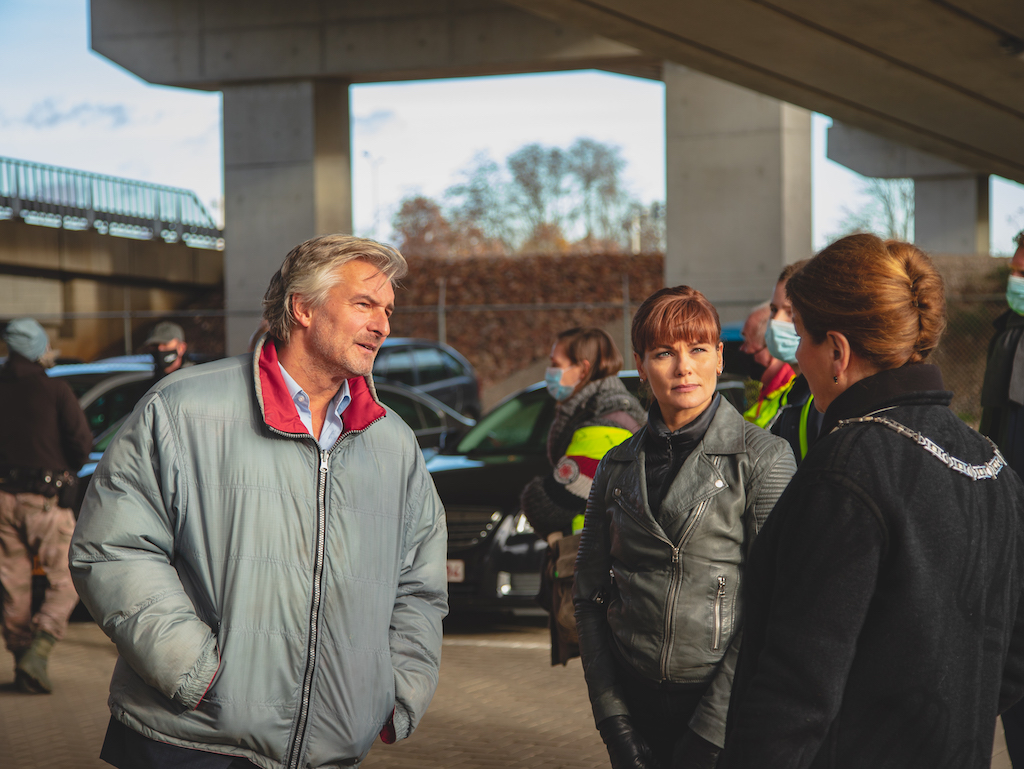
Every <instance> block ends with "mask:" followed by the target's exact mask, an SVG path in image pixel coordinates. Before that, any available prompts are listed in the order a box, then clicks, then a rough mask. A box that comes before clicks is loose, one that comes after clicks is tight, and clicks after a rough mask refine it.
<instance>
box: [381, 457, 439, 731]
mask: <svg viewBox="0 0 1024 769" xmlns="http://www.w3.org/2000/svg"><path fill="white" fill-rule="evenodd" d="M414 450H415V452H416V460H415V466H414V470H413V474H412V477H411V478H410V479H409V495H408V499H409V508H408V520H409V525H408V529H407V531H408V534H407V538H406V551H405V558H404V560H403V564H402V571H401V574H400V575H399V581H398V592H397V595H396V597H395V608H394V610H393V612H392V614H391V633H390V641H391V664H392V666H393V667H394V670H395V712H394V715H393V716H392V720H393V726H394V732H395V733H394V736H395V738H396V739H399V740H400V739H404V738H406V737H408V736H409V735H410V734H412V731H413V729H415V728H416V725H417V724H418V723H419V721H420V719H421V718H422V717H423V714H424V713H425V712H426V710H427V705H429V704H430V700H431V699H432V698H433V696H434V690H435V689H436V688H437V679H438V672H439V669H440V666H441V620H442V619H444V616H445V615H446V614H447V613H448V574H447V567H446V565H445V563H446V558H447V553H448V527H447V524H446V522H445V515H444V507H443V506H442V505H441V500H440V498H439V497H438V496H437V491H436V490H435V489H434V482H433V481H432V480H431V478H430V474H429V473H428V472H427V470H426V467H425V465H424V462H423V456H422V454H421V453H420V451H419V449H418V448H414Z"/></svg>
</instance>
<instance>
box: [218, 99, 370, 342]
mask: <svg viewBox="0 0 1024 769" xmlns="http://www.w3.org/2000/svg"><path fill="white" fill-rule="evenodd" d="M350 155H351V150H350V136H349V99H348V83H347V82H345V81H341V80H334V79H323V80H303V81H293V82H276V83H261V84H255V85H237V86H229V87H226V88H225V89H224V199H225V201H224V202H225V221H226V228H225V236H224V237H225V241H226V242H227V249H226V251H225V256H224V295H225V297H224V298H225V307H226V309H227V310H228V313H229V314H228V318H227V353H228V354H229V355H234V354H237V353H240V352H244V351H245V349H246V347H247V344H248V341H249V336H250V335H251V334H252V332H253V329H255V328H256V324H257V323H258V322H259V312H260V302H261V300H262V298H263V293H264V291H266V288H267V284H268V283H269V281H270V276H271V275H273V274H274V272H275V271H276V270H277V268H278V267H280V266H281V261H282V260H283V259H284V257H285V255H286V254H287V253H288V251H290V250H291V249H292V248H293V247H294V246H296V245H297V244H299V243H301V242H302V241H304V240H306V239H308V238H311V237H314V236H315V235H326V234H329V233H332V232H345V233H350V232H352V173H351V158H350ZM241 313H245V314H241Z"/></svg>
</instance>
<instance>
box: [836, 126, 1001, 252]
mask: <svg viewBox="0 0 1024 769" xmlns="http://www.w3.org/2000/svg"><path fill="white" fill-rule="evenodd" d="M827 154H828V157H829V159H830V160H834V161H835V162H837V163H839V164H841V165H844V166H846V167H847V168H849V169H851V170H853V171H856V172H857V173H859V174H862V175H864V176H871V177H875V178H878V179H913V180H914V241H915V243H916V244H917V245H918V246H920V247H921V248H923V249H924V250H925V251H932V252H936V253H947V254H987V253H988V252H989V199H988V188H989V185H988V174H986V173H982V172H981V171H980V170H979V169H975V168H969V167H967V166H963V165H960V164H959V163H954V162H952V161H950V160H946V159H945V158H940V157H937V156H935V155H931V154H929V153H927V152H922V151H921V150H918V149H914V148H913V147H908V146H906V145H905V144H901V143H900V142H896V141H893V140H892V139H887V138H885V137H882V136H877V135H875V134H872V133H869V132H868V131H864V130H861V129H859V128H854V127H852V126H849V125H845V124H843V123H838V122H836V123H833V124H832V126H831V127H830V128H829V129H828V153H827Z"/></svg>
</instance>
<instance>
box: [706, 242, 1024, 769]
mask: <svg viewBox="0 0 1024 769" xmlns="http://www.w3.org/2000/svg"><path fill="white" fill-rule="evenodd" d="M786 290H787V293H788V295H789V298H790V300H791V301H792V304H793V314H794V322H795V325H796V329H797V332H798V333H799V335H800V343H799V348H798V350H797V353H796V355H797V359H798V361H799V363H800V370H801V372H802V373H803V374H804V376H806V377H807V381H808V383H809V385H810V388H811V392H812V393H813V394H814V405H815V406H816V407H817V408H818V410H820V411H822V412H823V413H824V420H823V424H822V430H821V435H820V437H819V439H818V441H817V443H815V445H813V446H812V447H811V449H810V451H809V452H808V454H807V457H806V458H805V459H804V461H803V463H802V464H801V465H800V468H799V470H798V471H797V473H796V475H795V476H793V480H792V482H791V483H790V485H789V488H787V489H786V491H785V492H784V493H783V495H782V496H781V497H780V499H779V501H778V503H777V504H776V505H775V509H774V510H773V511H772V513H771V515H770V516H769V517H768V521H767V523H766V524H765V526H764V529H763V530H762V531H761V533H760V535H759V537H758V539H757V543H756V544H755V547H754V548H753V551H752V552H751V554H750V558H749V561H748V562H747V566H746V573H747V578H746V581H745V583H744V584H745V586H746V589H745V592H744V605H745V611H746V622H745V625H744V629H743V647H742V649H741V651H740V655H739V660H738V662H737V667H736V675H735V679H734V685H733V690H732V699H731V702H730V709H729V718H728V726H727V730H726V741H725V742H726V744H725V750H724V751H723V754H722V761H721V762H720V766H724V767H728V769H746V768H747V767H757V769H776V768H780V767H786V768H787V769H798V768H799V769H804V768H807V767H810V768H812V769H818V768H819V767H829V768H830V769H862V768H863V769H869V768H870V769H880V768H882V767H893V768H895V767H899V769H912V768H913V767H920V769H925V768H927V769H934V768H936V767H949V769H953V768H954V767H955V768H956V769H972V768H977V769H981V768H982V767H986V768H987V767H988V766H989V763H990V761H991V755H992V735H993V730H994V727H995V720H996V716H997V715H998V714H999V713H1000V712H1001V711H1002V710H1004V709H1005V708H1006V707H1008V706H1009V705H1010V704H1012V703H1013V702H1014V701H1015V700H1017V699H1018V698H1020V697H1021V695H1022V693H1024V613H1022V612H1021V610H1020V604H1021V596H1022V585H1024V519H1022V513H1024V484H1022V483H1021V480H1020V478H1019V477H1018V476H1017V475H1016V474H1015V473H1013V472H1012V471H1010V470H1009V469H1008V468H1007V467H1006V463H1005V462H1004V460H1003V457H1002V455H1001V454H1000V453H999V451H998V450H997V449H996V447H995V445H994V444H992V442H991V441H989V440H988V439H987V438H984V437H982V436H981V435H979V434H978V433H977V432H975V431H974V430H972V429H971V428H969V427H968V426H967V425H965V424H964V423H963V422H962V421H960V419H958V418H957V416H956V415H955V414H954V413H953V412H952V411H950V409H949V403H950V400H951V398H952V393H949V392H946V390H945V387H944V385H943V382H942V376H941V374H940V373H939V370H938V368H937V367H936V366H932V365H929V364H927V363H926V362H925V361H926V359H927V357H928V355H929V353H930V352H931V351H932V350H934V349H935V347H936V345H937V344H938V342H939V337H940V335H941V334H942V331H943V329H944V327H945V323H946V312H945V299H944V295H943V286H942V279H941V278H940V276H939V274H938V272H937V271H936V269H935V267H934V265H933V264H932V262H931V260H929V259H928V257H927V256H925V254H924V253H922V252H921V251H920V250H919V249H917V248H916V247H914V246H913V245H911V244H909V243H902V242H898V241H891V240H890V241H883V240H881V239H880V238H877V237H875V236H873V235H851V236H849V237H846V238H843V239H842V240H839V241H837V242H836V243H833V244H832V245H830V246H828V247H827V248H826V249H825V250H823V251H822V252H821V253H820V254H818V255H817V256H816V257H814V258H813V259H812V260H811V261H810V262H809V263H808V264H806V265H805V266H804V267H803V268H802V269H801V270H800V271H799V272H797V273H795V274H794V275H793V276H792V277H791V278H790V280H789V283H788V284H787V286H786Z"/></svg>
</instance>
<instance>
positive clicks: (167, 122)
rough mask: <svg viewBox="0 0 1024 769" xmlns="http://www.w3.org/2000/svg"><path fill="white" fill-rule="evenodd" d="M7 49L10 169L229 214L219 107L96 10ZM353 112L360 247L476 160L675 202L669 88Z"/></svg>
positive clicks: (29, 8)
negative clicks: (110, 36)
mask: <svg viewBox="0 0 1024 769" xmlns="http://www.w3.org/2000/svg"><path fill="white" fill-rule="evenodd" d="M0 50H2V51H3V52H4V58H5V60H6V61H7V62H8V65H7V71H6V73H5V77H4V78H3V79H0V156H5V157H12V158H18V159H23V160H32V161H36V162H41V163H49V164H52V165H58V166H66V167H69V168H78V169H83V170H88V171H94V172H98V173H105V174H112V175H116V176H124V177H128V178H132V179H139V180H144V181H148V182H154V183H157V184H166V185H171V186H175V187H185V188H188V189H192V190H195V191H196V193H197V194H198V195H199V197H200V199H201V200H202V201H203V202H204V203H206V204H207V206H208V207H209V208H210V209H211V210H215V212H216V213H217V214H218V215H219V207H220V205H221V200H222V171H221V134H220V103H221V100H220V96H219V94H209V93H200V92H194V91H187V90H182V89H175V88H165V87H160V86H151V85H149V84H147V83H144V82H143V81H141V80H139V79H138V78H137V77H135V76H134V75H132V74H130V73H128V72H125V71H124V70H122V69H121V68H119V67H117V66H116V65H114V64H111V63H110V62H109V61H107V60H106V59H104V58H103V57H101V56H98V55H97V54H94V53H92V52H91V51H90V49H89V40H88V3H87V0H0ZM351 99H352V119H353V126H352V150H353V154H352V166H353V177H354V178H353V184H354V200H355V209H354V218H355V228H356V232H357V233H358V234H362V235H376V236H377V237H380V238H384V239H387V238H389V237H390V236H391V227H390V220H391V215H392V214H393V213H394V211H395V210H396V207H397V204H398V202H399V200H401V198H402V197H403V196H406V195H410V194H417V193H422V194H426V195H430V196H440V195H441V194H442V193H443V192H444V190H445V189H446V188H447V187H449V186H450V185H451V184H453V183H454V182H455V181H457V179H458V177H459V171H460V170H461V169H463V168H465V167H466V165H467V164H468V163H469V161H470V160H471V159H472V158H473V156H474V155H475V154H476V153H478V152H486V153H489V154H490V156H491V157H492V158H494V159H495V160H497V161H499V162H500V161H502V160H504V158H505V157H506V156H507V155H508V154H509V153H510V152H512V151H514V150H516V149H518V148H519V147H521V146H522V145H524V144H527V143H530V142H540V143H542V144H547V145H556V146H560V147H568V145H570V144H571V143H572V142H573V140H575V139H576V138H577V137H581V136H588V137H591V138H594V139H597V140H599V141H602V142H608V143H611V144H615V145H617V146H619V147H620V148H621V150H622V155H623V157H624V158H625V159H626V161H627V164H628V165H627V167H626V170H625V177H626V184H627V187H628V189H629V190H630V191H631V192H632V193H633V194H634V195H635V196H636V197H638V198H640V199H641V200H643V201H645V202H649V201H652V200H664V197H665V163H664V153H665V132H664V89H663V87H662V85H661V83H658V82H652V81H649V80H643V79H638V78H630V77H624V76H620V75H611V74H606V73H599V72H576V73H555V74H544V75H522V76H511V77H500V78H468V79H459V80H442V81H419V82H412V83H392V84H381V85H361V86H354V87H353V88H352V91H351ZM453 116H454V117H455V118H456V119H454V120H453ZM828 124H829V120H828V118H826V117H824V116H821V115H816V116H815V118H814V146H813V164H814V165H813V168H814V245H815V247H816V248H819V247H821V246H823V245H824V244H825V238H826V237H827V236H828V235H830V234H833V233H835V232H836V231H837V229H838V226H839V222H840V221H841V220H842V219H843V218H844V216H845V214H846V211H847V210H855V209H857V208H859V207H860V206H861V205H862V204H863V202H864V199H863V197H862V196H861V195H860V193H859V190H860V185H861V184H862V181H863V180H862V179H861V177H859V176H858V175H857V174H854V173H853V172H851V171H848V170H846V169H845V168H843V167H842V166H839V165H837V164H835V163H833V162H831V161H829V160H828V159H826V158H825V156H824V153H825V129H826V127H827V125H828ZM991 197H992V205H993V210H992V220H991V223H992V247H993V251H994V252H996V253H1009V252H1010V251H1011V250H1012V245H1011V242H1010V239H1011V237H1012V236H1013V234H1014V233H1015V232H1017V231H1018V230H1019V229H1021V228H1022V227H1024V187H1022V186H1021V185H1017V184H1013V183H1011V182H1006V181H1005V180H1000V179H997V178H995V177H993V182H992V196H991ZM375 216H376V219H377V222H378V226H377V229H376V232H374V221H375Z"/></svg>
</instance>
